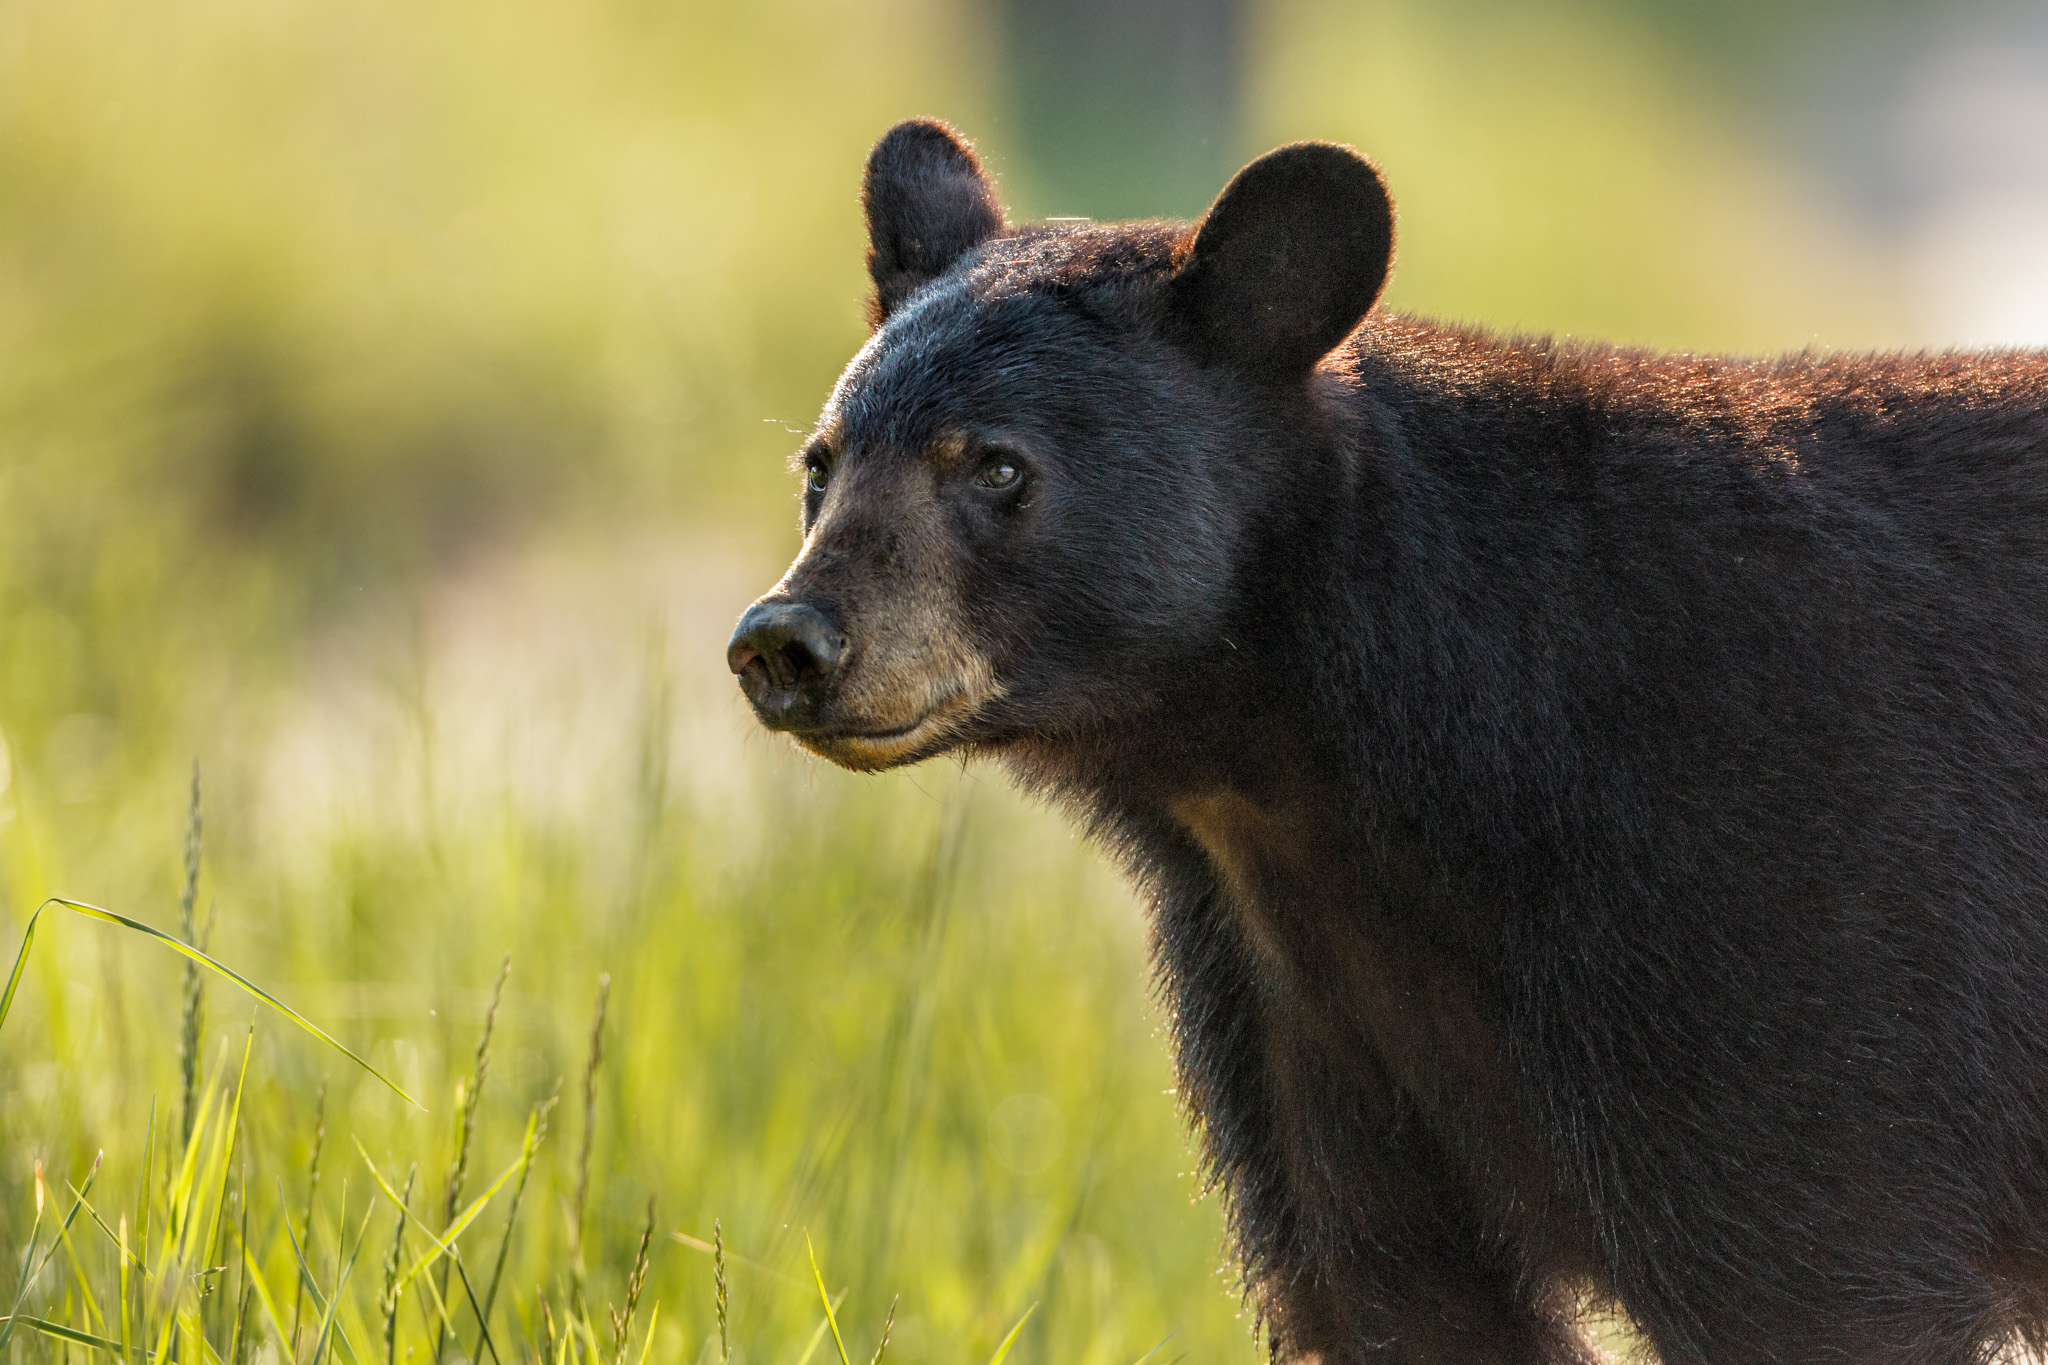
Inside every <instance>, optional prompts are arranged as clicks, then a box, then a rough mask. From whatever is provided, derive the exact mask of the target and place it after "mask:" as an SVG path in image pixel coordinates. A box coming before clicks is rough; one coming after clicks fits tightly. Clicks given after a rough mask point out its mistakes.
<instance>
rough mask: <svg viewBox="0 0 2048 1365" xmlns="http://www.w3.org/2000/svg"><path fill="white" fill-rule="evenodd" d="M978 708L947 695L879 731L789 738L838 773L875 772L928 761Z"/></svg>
mask: <svg viewBox="0 0 2048 1365" xmlns="http://www.w3.org/2000/svg"><path fill="white" fill-rule="evenodd" d="M976 706H977V703H976V702H975V701H974V700H973V699H972V698H970V697H968V696H967V695H966V693H965V692H964V691H952V692H949V693H947V694H946V695H945V696H943V697H941V698H940V699H939V700H938V701H936V702H934V703H933V704H932V705H931V706H929V707H927V708H925V710H924V711H923V712H922V713H921V714H919V715H918V716H917V717H916V718H915V719H914V720H910V721H908V722H906V723H904V724H902V725H892V726H888V727H886V728H880V729H854V728H850V727H833V728H820V729H816V730H792V731H790V738H792V739H794V740H795V741H796V742H797V743H799V744H801V745H803V746H804V748H806V749H809V750H810V751H811V752H812V753H814V754H817V755H818V756H819V757H820V758H825V759H830V760H831V761H832V762H834V763H837V764H838V765H839V766H840V767H842V768H849V769H852V770H853V771H854V772H880V771H882V770H883V769H885V768H895V767H900V766H902V765H904V764H907V763H915V762H918V761H919V760H920V759H926V758H931V757H932V756H934V755H936V754H939V753H942V752H944V751H945V750H946V749H947V748H950V747H951V746H952V745H953V744H954V743H956V742H957V741H958V739H959V726H960V722H961V721H964V720H965V719H966V718H967V716H968V715H969V714H970V713H972V712H973V711H974V710H975V709H976Z"/></svg>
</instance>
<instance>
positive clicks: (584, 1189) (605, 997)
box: [569, 972, 612, 1305]
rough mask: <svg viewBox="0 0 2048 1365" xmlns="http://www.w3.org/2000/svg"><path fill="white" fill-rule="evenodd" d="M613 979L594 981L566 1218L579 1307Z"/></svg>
mask: <svg viewBox="0 0 2048 1365" xmlns="http://www.w3.org/2000/svg"><path fill="white" fill-rule="evenodd" d="M611 995H612V978H611V974H610V973H608V972H607V973H605V974H604V975H602V976H599V977H598V978H597V1011H596V1013H595V1015H594V1016H593V1017H592V1018H591V1021H590V1061H589V1064H588V1065H586V1066H585V1067H584V1068H583V1146H582V1148H581V1149H580V1150H579V1151H578V1152H577V1154H576V1203H575V1205H574V1208H573V1211H572V1213H571V1214H570V1218H569V1274H570V1280H571V1283H572V1285H573V1287H574V1290H575V1297H576V1300H577V1303H578V1305H580V1304H581V1302H582V1299H583V1210H584V1206H585V1205H587V1204H588V1203H589V1202H590V1149H591V1141H592V1139H593V1138H594V1137H595V1136H596V1134H597V1069H598V1067H600V1066H602V1065H603V1064H604V1012H605V1007H606V1005H607V1004H608V1003H610V1001H611Z"/></svg>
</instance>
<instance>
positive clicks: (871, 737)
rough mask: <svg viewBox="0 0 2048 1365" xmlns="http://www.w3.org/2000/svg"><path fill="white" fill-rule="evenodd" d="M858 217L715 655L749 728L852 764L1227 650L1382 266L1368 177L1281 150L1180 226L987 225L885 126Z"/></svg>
mask: <svg viewBox="0 0 2048 1365" xmlns="http://www.w3.org/2000/svg"><path fill="white" fill-rule="evenodd" d="M864 200H865V203H866V206H867V212H868V219H869V228H870V236H871V240H872V243H873V245H872V247H871V249H870V253H869V269H870V273H871V275H872V277H873V279H874V283H875V290H876V293H875V298H874V302H873V307H872V313H873V316H874V318H875V320H876V322H877V329H876V331H875V333H874V335H873V336H872V337H871V338H870V339H869V341H868V344H867V345H866V346H865V347H863V348H862V350H861V352H860V353H859V354H858V355H857V356H856V357H855V358H854V360H853V362H852V363H851V364H850V365H849V366H848V367H847V369H846V371H845V373H844V374H843V375H842V377H841V378H840V381H839V383H838V385H837V387H836V388H835V390H834V392H833V394H832V396H831V399H830V400H829V401H828V403H827V404H826V406H825V411H824V413H823V415H822V416H821V418H820V420H819V422H818V425H817V428H816V431H815V434H814V435H813V437H812V438H811V440H810V441H809V442H808V443H807V445H806V446H805V447H804V449H803V451H802V452H801V454H800V456H799V463H800V465H801V467H802V470H803V477H804V480H805V488H804V491H803V530H804V535H805V540H804V547H803V551H802V553H801V554H800V555H799V556H798V558H797V560H796V562H795V563H794V564H793V565H792V566H791V567H790V569H789V571H788V573H787V574H786V575H785V576H784V577H783V579H782V581H781V582H780V583H778V584H777V585H776V586H775V588H774V589H773V590H772V591H770V592H769V593H768V594H767V595H766V596H764V597H763V598H762V599H760V601H759V602H757V603H756V604H755V605H754V607H753V608H751V609H750V610H749V612H748V614H747V616H746V618H745V619H744V620H743V621H742V623H741V625H740V628H739V629H738V630H737V631H736V632H735V635H734V639H733V643H732V646H731V649H730V652H729V655H728V661H729V663H730V664H731V665H732V667H733V670H734V672H735V673H737V674H738V675H739V677H740V680H741V684H742V686H743V687H744V688H745V690H746V692H747V694H748V696H749V698H750V700H751V701H752V702H753V704H754V707H755V710H756V713H757V714H758V715H759V716H760V718H761V720H762V721H763V722H764V723H765V724H768V725H769V726H771V727H774V728H777V729H782V730H786V731H788V732H789V733H790V734H791V735H792V736H794V737H795V738H796V739H797V740H798V741H799V742H800V743H802V744H804V745H805V746H806V747H808V748H810V749H811V750H813V751H814V752H816V753H818V754H821V755H823V756H824V757H826V758H829V759H832V760H833V761H835V762H839V763H842V764H844V765H846V766H848V767H851V768H856V769H878V768H885V767H890V766H894V765H897V764H902V763H909V762H915V761H917V760H920V759H923V758H928V757H931V756H933V755H935V754H938V753H941V752H944V751H945V750H948V749H952V748H958V747H972V748H975V749H979V750H983V751H999V750H1003V749H1005V748H1008V747H1011V746H1014V745H1018V744H1023V743H1030V742H1033V741H1034V740H1038V739H1042V738H1043V737H1045V736H1049V735H1071V734H1075V733H1078V732H1083V731H1092V730H1096V729H1100V728H1101V727H1104V726H1109V725H1114V724H1115V723H1116V722H1117V720H1118V719H1119V718H1120V717H1122V716H1126V715H1128V714H1130V713H1131V712H1132V711H1133V710H1134V709H1136V708H1141V707H1144V706H1148V705H1153V704H1156V703H1157V702H1158V700H1159V697H1160V692H1161V685H1160V684H1161V680H1162V679H1172V678H1176V677H1187V676H1190V675H1194V674H1198V673H1200V672H1201V671H1202V660H1203V659H1204V658H1205V657H1207V656H1209V655H1211V654H1212V653H1213V652H1214V651H1215V650H1217V649H1220V648H1236V646H1235V645H1234V644H1233V643H1231V642H1230V637H1229V633H1228V629H1227V627H1226V625H1225V624H1224V623H1225V621H1226V619H1227V617H1228V616H1229V614H1230V612H1231V610H1232V604H1233V601H1234V598H1235V593H1234V587H1235V582H1236V575H1237V566H1238V565H1239V563H1240V562H1241V561H1242V560H1243V558H1244V557H1245V553H1246V541H1247V524H1246V523H1247V520H1248V517H1249V515H1250V510H1251V509H1255V508H1259V507H1265V506H1273V505H1278V504H1281V503H1283V502H1284V501H1285V500H1283V499H1276V498H1273V497H1271V496H1268V492H1267V490H1265V489H1263V488H1262V487H1261V485H1262V484H1264V483H1267V482H1271V481H1272V480H1274V479H1276V478H1288V477H1292V476H1294V474H1295V473H1296V471H1292V470H1288V469H1285V468H1281V467H1278V466H1279V464H1280V462H1281V460H1282V459H1283V458H1284V457H1283V455H1282V452H1283V451H1284V449H1285V447H1286V446H1288V445H1289V444H1290V440H1289V437H1288V435H1287V433H1290V432H1292V431H1295V430H1298V429H1299V428H1300V426H1301V425H1302V421H1303V417H1302V414H1301V412H1299V411H1297V409H1300V408H1303V407H1305V401H1304V400H1305V399H1306V396H1307V386H1308V381H1309V378H1310V375H1311V372H1312V369H1313V367H1314V365H1315V363H1316V361H1317V360H1319V359H1320V358H1321V357H1322V356H1323V355H1324V354H1325V353H1326V352H1327V351H1329V350H1330V348H1331V347H1333V346H1335V345H1336V344H1337V342H1338V341H1340V340H1341V339H1342V338H1343V336H1344V335H1345V334H1346V333H1348V332H1349V331H1350V330H1351V328H1352V326H1353V325H1354V324H1356V322H1357V321H1358V319H1359V318H1360V317H1361V316H1363V314H1364V313H1365V311H1366V310H1367V309H1368V308H1369V307H1370V306H1371V304H1372V302H1373V299H1374V298H1375V297H1376V296H1377V294H1378V292H1379V289H1380V286H1381V284H1382V282H1383V281H1384V278H1385V274H1386V266H1387V262H1388V259H1389V256H1390V252H1391V241H1392V211H1391V207H1390V205H1389V203H1388V201H1387V199H1386V196H1385V192H1384V190H1383V189H1382V187H1381V186H1380V182H1379V178H1378V175H1377V173H1376V172H1375V171H1374V170H1373V169H1372V168H1371V166H1370V165H1369V164H1368V163H1366V162H1365V161H1363V160H1362V159H1361V158H1359V157H1357V156H1356V155H1355V154H1353V153H1351V152H1349V151H1348V150H1345V149H1341V148H1335V147H1329V146H1324V145H1320V144H1303V145H1301V146H1298V147H1293V148H1285V149H1282V150H1281V151H1280V152H1277V153H1274V154H1273V155H1272V156H1270V157H1267V158H1265V159H1264V160H1262V161H1260V162H1258V163H1255V164H1254V165H1253V166H1252V167H1250V168H1248V169H1247V170H1246V171H1245V172H1244V173H1243V174H1241V175H1240V176H1239V177H1238V179H1237V180H1236V181H1234V182H1233V183H1232V186H1231V187H1230V188H1229V189H1228V190H1226V191H1225V193H1224V195H1223V196H1222V198H1221V199H1219V201H1218V203H1217V206H1216V207H1215V208H1214V209H1213V210H1212V211H1211V213H1210V214H1209V215H1208V217H1207V218H1206V219H1205V220H1204V222H1203V223H1202V224H1201V225H1199V226H1198V227H1196V228H1193V229H1188V228H1183V227H1179V226H1175V225H1167V224H1156V223H1155V224H1133V225H1123V226H1118V227H1094V226H1061V227H1033V228H1024V229H1011V228H1008V227H1006V226H1005V225H1004V223H1003V219H1002V213H1001V210H1000V208H999V206H998V205H997V201H996V197H995V190H994V186H993V184H992V183H991V182H990V180H989V178H988V176H987V175H986V173H985V172H984V171H983V170H982V168H981V166H980V164H979V163H978V162H977V161H976V160H975V159H974V156H973V153H972V151H971V150H970V149H969V148H967V147H966V146H965V145H964V144H963V143H961V142H960V141H959V140H958V139H957V138H956V137H954V135H953V134H952V133H951V132H950V130H947V129H945V128H944V127H943V126H942V125H938V124H935V123H930V122H926V121H912V122H910V123H907V124H904V125H900V126H899V127H898V128H897V129H895V130H894V131H892V132H891V133H890V135H889V136H888V137H886V138H884V139H883V140H882V142H881V143H880V144H878V146H877V147H876V149H875V152H874V154H873V155H872V157H871V158H870V160H869V165H868V171H867V177H866V182H865V185H864ZM1247 451H1250V452H1253V455H1252V456H1251V457H1250V458H1247V455H1246V452H1247ZM1262 452H1270V453H1271V458H1266V459H1262V458H1260V453H1262Z"/></svg>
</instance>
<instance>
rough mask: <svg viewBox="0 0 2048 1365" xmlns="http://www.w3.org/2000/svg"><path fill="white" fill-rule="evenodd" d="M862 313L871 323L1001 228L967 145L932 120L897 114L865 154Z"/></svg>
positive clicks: (989, 185)
mask: <svg viewBox="0 0 2048 1365" xmlns="http://www.w3.org/2000/svg"><path fill="white" fill-rule="evenodd" d="M860 199H861V205H862V207H864V208H865V209H866V210H867V216H868V275H869V277H870V278H872V279H873V280H874V282H875V297H874V299H873V301H872V303H871V305H870V309H869V311H870V318H869V320H870V321H871V322H873V323H874V325H875V326H877V327H879V326H881V325H882V322H883V320H884V319H886V318H887V317H888V316H889V314H891V313H893V312H895V311H896V309H897V307H898V305H900V304H901V303H902V302H903V300H905V299H906V298H909V297H910V295H911V294H913V293H915V292H916V291H917V289H918V287H919V286H920V285H923V284H925V283H926V282H928V281H930V280H934V279H937V278H938V277H939V276H941V275H943V274H945V273H946V271H947V270H948V269H950V268H951V267H952V264H953V262H955V261H957V260H959V259H960V257H962V256H964V255H965V254H967V253H968V252H970V251H972V250H974V248H976V247H978V246H980V245H981V244H982V243H983V242H985V241H987V240H988V239H989V238H991V237H993V236H995V235H996V234H997V233H999V232H1001V231H1002V230H1003V208H1002V204H1001V202H1000V201H998V200H997V198H996V187H995V185H994V183H993V182H992V181H991V180H990V179H989V176H988V172H986V171H984V170H983V169H982V168H981V162H980V161H978V160H976V159H975V155H974V149H973V148H972V147H970V146H969V145H968V144H967V142H966V141H965V140H964V139H962V138H961V137H960V135H959V134H957V133H955V132H954V131H953V130H952V129H951V128H948V127H947V126H946V125H945V124H943V123H940V122H939V121H938V120H937V119H926V118H914V119H905V120H904V121H903V122H901V123H899V124H897V125H896V126H895V127H894V128H891V129H890V130H889V131H888V132H886V133H884V134H883V135H882V140H881V141H880V142H877V143H876V144H875V149H874V150H873V151H872V152H869V153H868V168H867V173H866V174H865V175H864V176H863V177H862V178H861V186H860Z"/></svg>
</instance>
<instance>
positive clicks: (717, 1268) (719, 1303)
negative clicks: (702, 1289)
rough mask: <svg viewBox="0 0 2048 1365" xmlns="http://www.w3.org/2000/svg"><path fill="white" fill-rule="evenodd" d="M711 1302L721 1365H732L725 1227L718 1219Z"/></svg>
mask: <svg viewBox="0 0 2048 1365" xmlns="http://www.w3.org/2000/svg"><path fill="white" fill-rule="evenodd" d="M711 1302H712V1306H713V1307H715V1308H716V1309H717V1310H718V1360H719V1365H732V1339H731V1338H730V1337H729V1336H728V1335H727V1333H726V1317H727V1315H728V1311H729V1309H730V1307H731V1304H730V1303H729V1301H728V1298H727V1290H726V1285H725V1225H724V1224H723V1223H722V1222H720V1221H719V1220H718V1219H716V1218H714V1219H712V1220H711Z"/></svg>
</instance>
